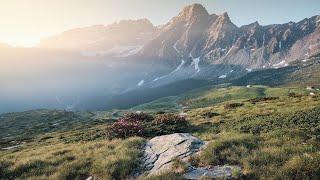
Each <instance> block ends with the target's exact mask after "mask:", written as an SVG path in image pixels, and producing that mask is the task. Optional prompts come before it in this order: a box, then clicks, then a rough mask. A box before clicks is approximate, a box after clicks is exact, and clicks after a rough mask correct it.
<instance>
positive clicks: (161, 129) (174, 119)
mask: <svg viewBox="0 0 320 180" xmlns="http://www.w3.org/2000/svg"><path fill="white" fill-rule="evenodd" d="M187 126H188V122H187V120H186V118H185V117H183V116H178V115H175V114H171V113H167V114H158V115H157V116H156V117H155V119H154V120H153V121H152V129H153V134H155V135H163V134H171V133H178V132H185V131H186V128H187Z"/></svg>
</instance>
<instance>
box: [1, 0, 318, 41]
mask: <svg viewBox="0 0 320 180" xmlns="http://www.w3.org/2000/svg"><path fill="white" fill-rule="evenodd" d="M192 3H201V4H202V5H204V6H205V7H206V8H207V10H208V12H209V13H210V14H212V13H215V14H222V13H223V12H228V14H229V16H230V18H231V20H232V22H233V23H235V24H236V25H238V26H241V25H245V24H249V23H252V22H255V21H258V22H259V23H260V24H262V25H266V24H278V23H286V22H289V21H300V20H302V19H304V18H306V17H311V16H314V15H319V14H320V0H0V42H1V43H8V44H10V45H18V46H34V45H36V44H37V43H38V42H39V41H40V39H42V38H45V37H48V36H52V35H55V34H58V33H61V32H63V31H65V30H68V29H72V28H76V27H84V26H90V25H96V24H110V23H113V22H115V21H119V20H121V19H139V18H147V19H149V20H150V21H151V22H152V23H153V24H154V25H161V24H164V23H166V22H167V21H169V20H170V19H171V18H172V17H173V16H175V15H177V14H178V13H179V11H181V9H182V8H183V7H184V6H186V5H189V4H192Z"/></svg>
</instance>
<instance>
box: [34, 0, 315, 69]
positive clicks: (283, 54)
mask: <svg viewBox="0 0 320 180" xmlns="http://www.w3.org/2000/svg"><path fill="white" fill-rule="evenodd" d="M319 27H320V16H319V15H317V16H313V17H311V18H306V19H303V20H302V21H300V22H297V23H295V22H288V23H285V24H272V25H267V26H262V25H260V24H259V23H258V22H254V23H252V24H249V25H244V26H241V27H237V26H236V25H235V24H233V23H232V21H231V19H230V17H229V15H228V14H227V13H223V14H221V15H216V14H209V13H208V11H207V10H206V9H205V8H204V7H203V6H202V5H201V4H192V5H189V6H186V7H185V8H183V10H182V11H181V12H180V13H179V14H178V15H177V16H175V17H173V18H172V19H171V20H170V21H169V22H168V23H166V24H165V25H162V26H158V27H155V26H153V25H152V24H151V22H150V21H149V20H147V19H141V20H127V21H120V22H119V23H114V24H111V25H107V26H103V25H97V26H92V27H86V28H79V29H74V30H69V31H66V32H64V33H62V34H60V35H57V36H54V37H50V38H47V39H45V40H43V41H42V42H41V43H40V46H41V47H47V48H61V49H73V50H81V51H85V52H88V54H90V53H89V52H92V51H94V53H93V52H92V53H91V54H100V55H101V54H103V55H108V54H109V55H115V51H117V52H118V56H119V54H121V53H123V52H125V51H129V52H131V53H127V56H130V55H131V56H135V57H136V58H139V59H149V60H150V59H152V60H157V61H164V62H166V63H167V64H169V65H170V66H172V65H175V66H176V67H177V66H178V65H180V64H183V66H187V65H190V64H191V63H193V64H194V66H198V64H200V65H206V64H227V65H240V66H243V67H245V68H254V69H260V68H270V67H271V68H272V67H281V66H286V65H287V63H288V62H291V61H294V60H297V59H304V58H308V57H309V56H312V55H314V54H316V53H318V52H319V49H320V28H319ZM112 52H113V53H112ZM121 57H124V56H121ZM150 61H151V60H150ZM182 62H184V63H182ZM196 69H197V70H199V68H197V67H196Z"/></svg>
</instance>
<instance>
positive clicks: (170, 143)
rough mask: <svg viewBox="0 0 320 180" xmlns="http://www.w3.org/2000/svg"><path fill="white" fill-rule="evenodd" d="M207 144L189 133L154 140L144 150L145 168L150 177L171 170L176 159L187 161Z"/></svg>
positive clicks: (148, 142) (159, 137)
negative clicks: (186, 159)
mask: <svg viewBox="0 0 320 180" xmlns="http://www.w3.org/2000/svg"><path fill="white" fill-rule="evenodd" d="M204 144H205V143H204V142H203V141H202V140H200V139H198V138H196V137H194V136H192V135H191V134H188V133H175V134H170V135H163V136H158V137H155V138H152V139H151V140H149V141H147V143H146V145H145V149H144V159H143V160H144V168H145V169H146V170H147V171H148V172H149V175H154V174H156V173H159V172H162V171H165V170H168V169H170V167H171V165H172V160H173V159H175V158H180V159H185V158H187V157H189V156H191V155H192V154H194V153H196V152H198V151H199V150H200V148H201V147H202V146H203V145H204Z"/></svg>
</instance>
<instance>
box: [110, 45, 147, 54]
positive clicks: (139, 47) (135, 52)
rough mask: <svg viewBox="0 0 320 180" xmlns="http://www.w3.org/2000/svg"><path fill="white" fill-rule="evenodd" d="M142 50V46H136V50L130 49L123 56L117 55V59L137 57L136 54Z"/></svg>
mask: <svg viewBox="0 0 320 180" xmlns="http://www.w3.org/2000/svg"><path fill="white" fill-rule="evenodd" d="M142 48H143V46H142V45H139V46H135V47H134V48H132V49H130V50H129V51H127V52H125V53H123V54H120V55H117V56H116V57H128V56H132V55H135V54H137V53H138V52H139V51H140V50H141V49H142Z"/></svg>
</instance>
